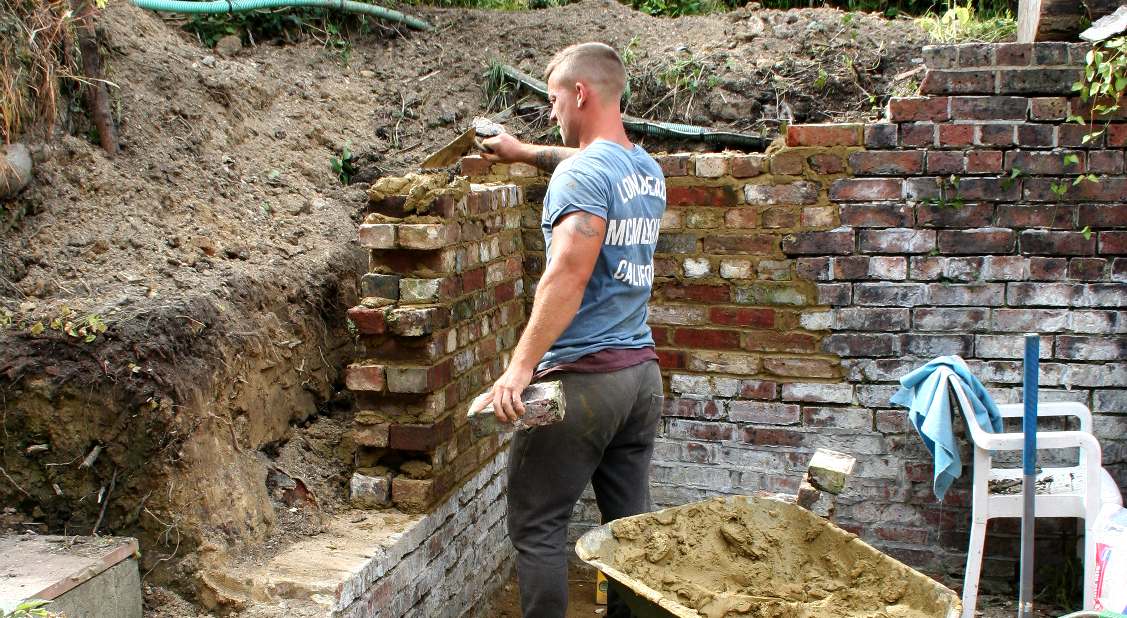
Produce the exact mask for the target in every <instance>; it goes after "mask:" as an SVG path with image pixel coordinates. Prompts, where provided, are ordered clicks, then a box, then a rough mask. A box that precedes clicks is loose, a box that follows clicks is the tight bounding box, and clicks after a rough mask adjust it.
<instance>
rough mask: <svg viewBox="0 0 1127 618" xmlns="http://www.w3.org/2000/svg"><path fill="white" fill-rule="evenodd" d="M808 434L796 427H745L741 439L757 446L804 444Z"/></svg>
mask: <svg viewBox="0 0 1127 618" xmlns="http://www.w3.org/2000/svg"><path fill="white" fill-rule="evenodd" d="M805 436H806V434H804V433H802V432H801V431H798V430H796V429H764V428H762V427H744V428H743V430H741V432H740V440H741V441H742V442H744V443H747V444H754V445H755V446H802V442H803V440H804V438H805Z"/></svg>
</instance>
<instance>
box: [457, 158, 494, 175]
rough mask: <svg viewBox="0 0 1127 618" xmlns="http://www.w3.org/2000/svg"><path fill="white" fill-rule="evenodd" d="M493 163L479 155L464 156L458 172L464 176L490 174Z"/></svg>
mask: <svg viewBox="0 0 1127 618" xmlns="http://www.w3.org/2000/svg"><path fill="white" fill-rule="evenodd" d="M492 165H493V164H492V163H490V162H489V161H486V160H485V159H484V158H483V157H479V156H477V155H471V156H468V157H462V160H461V161H460V162H459V170H458V173H459V174H461V175H462V176H488V175H489V168H490V167H491V166H492Z"/></svg>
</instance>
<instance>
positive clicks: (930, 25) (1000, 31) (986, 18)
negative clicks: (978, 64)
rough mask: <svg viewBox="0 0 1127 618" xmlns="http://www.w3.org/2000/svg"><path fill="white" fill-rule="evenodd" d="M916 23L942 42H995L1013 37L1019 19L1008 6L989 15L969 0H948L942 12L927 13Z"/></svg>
mask: <svg viewBox="0 0 1127 618" xmlns="http://www.w3.org/2000/svg"><path fill="white" fill-rule="evenodd" d="M916 23H918V24H919V25H920V27H921V28H923V29H924V31H925V32H927V33H928V35H929V36H930V37H931V39H932V40H934V41H937V42H940V43H966V42H973V41H977V42H982V43H994V42H997V41H1004V40H1008V39H1011V38H1013V36H1014V34H1015V33H1016V32H1017V21H1016V20H1014V18H1013V15H1012V14H1011V13H1010V12H1009V11H1008V10H1006V11H1004V12H999V13H995V14H993V15H990V14H988V13H982V12H979V11H978V10H977V9H975V6H974V4H972V3H971V2H969V1H968V2H967V4H966V5H960V4H959V2H958V0H948V8H947V10H946V11H945V12H944V13H943V14H942V15H938V14H935V13H928V14H926V15H924V16H923V17H920V18H919V19H918V20H916Z"/></svg>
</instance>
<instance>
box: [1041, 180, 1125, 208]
mask: <svg viewBox="0 0 1127 618" xmlns="http://www.w3.org/2000/svg"><path fill="white" fill-rule="evenodd" d="M1056 183H1064V184H1065V185H1066V186H1067V188H1068V191H1067V192H1065V194H1064V195H1063V196H1058V195H1057V194H1056V193H1054V192H1053V190H1052V185H1053V184H1056ZM1023 188H1024V192H1025V199H1027V200H1029V201H1031V202H1121V201H1122V200H1123V196H1124V195H1127V178H1116V177H1105V178H1101V179H1100V180H1099V182H1089V181H1083V182H1081V183H1080V184H1078V185H1073V184H1072V179H1071V178H1027V179H1025V182H1024V183H1023Z"/></svg>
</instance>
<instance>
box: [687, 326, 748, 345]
mask: <svg viewBox="0 0 1127 618" xmlns="http://www.w3.org/2000/svg"><path fill="white" fill-rule="evenodd" d="M673 343H675V344H677V345H681V346H685V347H691V348H704V349H710V350H736V349H739V347H740V334H739V332H737V331H730V330H712V329H704V328H678V329H677V330H676V331H674V333H673Z"/></svg>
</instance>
